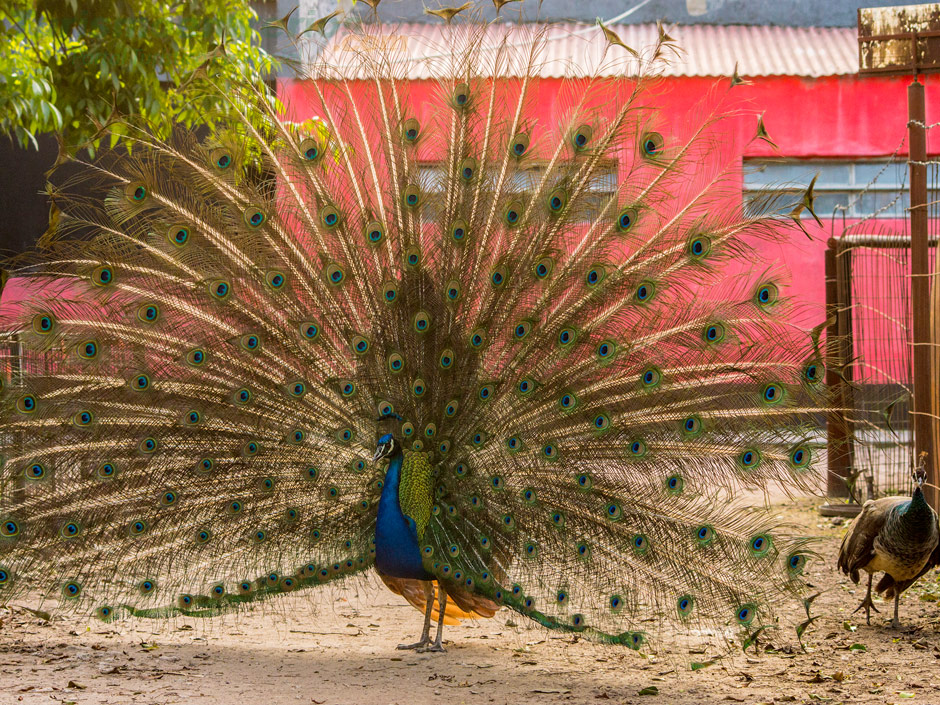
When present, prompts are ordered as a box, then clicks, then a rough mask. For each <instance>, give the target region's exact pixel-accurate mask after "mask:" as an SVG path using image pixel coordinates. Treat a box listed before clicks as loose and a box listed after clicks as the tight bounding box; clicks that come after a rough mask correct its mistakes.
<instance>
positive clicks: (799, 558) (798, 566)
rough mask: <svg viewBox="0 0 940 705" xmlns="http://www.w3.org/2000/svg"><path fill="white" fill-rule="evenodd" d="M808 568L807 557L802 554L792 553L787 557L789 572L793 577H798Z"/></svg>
mask: <svg viewBox="0 0 940 705" xmlns="http://www.w3.org/2000/svg"><path fill="white" fill-rule="evenodd" d="M805 567H806V556H805V555H804V554H802V553H791V554H790V555H789V556H787V572H788V573H789V574H790V576H791V577H796V576H798V575H801V574H802V573H803V569H804V568H805Z"/></svg>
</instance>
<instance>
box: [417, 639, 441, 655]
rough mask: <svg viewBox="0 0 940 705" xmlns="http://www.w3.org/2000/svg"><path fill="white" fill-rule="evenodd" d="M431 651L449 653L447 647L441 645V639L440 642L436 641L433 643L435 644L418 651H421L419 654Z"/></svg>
mask: <svg viewBox="0 0 940 705" xmlns="http://www.w3.org/2000/svg"><path fill="white" fill-rule="evenodd" d="M429 652H430V653H437V654H446V653H447V649H445V648H444V647H443V646H442V645H441V642H439V641H438V642H435V643H433V644H431V645H430V646H424V647H422V648H419V649H418V653H419V654H425V653H429Z"/></svg>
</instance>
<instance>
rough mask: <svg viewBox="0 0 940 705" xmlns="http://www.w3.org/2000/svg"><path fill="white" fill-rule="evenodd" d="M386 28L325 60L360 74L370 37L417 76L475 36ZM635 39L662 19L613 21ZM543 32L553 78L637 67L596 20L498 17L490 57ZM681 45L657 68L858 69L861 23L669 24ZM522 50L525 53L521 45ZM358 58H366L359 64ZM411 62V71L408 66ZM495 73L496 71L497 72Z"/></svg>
mask: <svg viewBox="0 0 940 705" xmlns="http://www.w3.org/2000/svg"><path fill="white" fill-rule="evenodd" d="M381 27H382V29H380V30H379V34H371V35H370V36H369V37H367V38H363V37H362V36H361V35H359V34H356V33H352V32H349V31H348V30H346V29H341V30H340V31H339V32H338V33H337V34H336V35H334V36H333V37H332V38H331V39H330V40H329V42H328V43H327V45H326V46H325V47H324V48H323V50H322V51H321V52H320V55H319V59H320V60H322V61H324V62H325V63H327V64H330V65H333V66H336V67H341V71H342V73H343V74H344V75H345V76H346V77H348V78H353V77H356V76H357V75H359V74H360V71H359V70H357V69H361V64H359V62H357V60H356V55H357V51H358V50H359V49H360V48H361V47H362V46H363V44H362V43H363V42H376V41H381V42H387V43H388V44H387V45H386V46H387V47H389V48H391V50H392V53H393V54H394V56H395V57H396V63H398V64H400V68H402V73H403V74H405V75H407V76H409V77H410V78H429V77H431V76H432V75H436V74H437V72H435V71H433V68H432V66H433V64H434V63H436V62H440V61H446V60H447V57H448V56H449V55H450V52H453V51H456V50H457V48H459V47H461V46H467V44H468V43H469V42H470V36H471V35H470V32H471V31H472V30H469V29H468V28H467V26H465V25H464V26H461V25H456V26H453V27H447V26H446V25H443V24H436V23H435V24H417V23H416V24H403V25H382V26H381ZM611 29H613V30H614V31H616V32H617V34H618V35H619V36H620V38H621V39H622V40H623V42H624V43H625V44H627V46H630V47H632V48H634V49H636V50H637V51H639V52H640V53H641V55H642V54H644V53H646V54H648V53H649V52H650V51H651V50H652V47H653V46H654V45H655V43H656V40H657V37H658V33H659V30H658V28H657V26H656V25H655V24H634V25H616V26H613V27H611ZM538 31H544V32H545V33H546V34H545V36H546V41H545V44H544V50H543V51H542V53H541V54H540V55H539V61H538V66H539V70H538V72H537V73H538V75H540V76H542V77H545V78H548V77H561V76H572V75H575V76H578V75H585V74H588V73H590V74H593V75H599V76H617V75H620V76H622V75H625V74H627V75H629V74H631V73H636V69H637V63H636V62H632V65H631V63H630V62H625V61H624V60H623V59H622V57H625V56H626V52H624V51H623V50H622V49H616V48H615V49H611V50H610V51H609V52H607V53H606V54H605V49H606V47H607V41H606V39H605V38H604V37H603V35H602V34H601V30H600V28H599V27H597V26H596V25H579V24H564V23H562V24H552V25H547V26H541V25H512V24H491V25H489V26H488V27H487V28H486V29H485V30H484V36H483V37H482V43H481V46H482V47H489V49H488V50H484V52H483V54H484V56H485V55H487V54H489V55H491V56H493V57H494V60H495V56H496V55H497V52H496V51H495V48H496V47H499V46H500V45H501V44H502V43H503V42H506V43H508V44H509V45H510V46H522V45H525V44H526V43H527V40H528V39H530V38H531V37H532V36H534V35H535V33H536V32H538ZM668 32H669V34H670V35H671V36H672V37H674V38H675V39H676V43H677V44H678V46H679V47H680V49H681V51H679V52H678V53H676V54H675V55H670V56H669V57H668V61H667V62H666V63H664V64H662V65H659V66H658V67H657V70H656V71H655V73H658V74H661V75H664V76H730V75H731V73H732V72H733V71H734V67H735V64H737V65H738V73H739V74H740V75H742V76H808V77H815V76H839V75H846V74H854V73H857V72H858V45H857V42H856V38H855V29H854V28H842V27H771V26H747V25H730V26H715V25H678V26H674V27H669V28H668ZM517 53H518V52H517ZM515 61H518V59H510V60H509V61H508V62H507V63H506V64H505V65H502V66H501V67H500V70H499V71H498V74H499V75H506V76H511V75H517V74H518V68H514V66H513V64H514V62H515ZM357 64H358V65H357ZM406 68H407V70H405V69H406ZM489 72H490V73H493V71H489Z"/></svg>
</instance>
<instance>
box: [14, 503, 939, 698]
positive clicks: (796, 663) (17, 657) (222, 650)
mask: <svg viewBox="0 0 940 705" xmlns="http://www.w3.org/2000/svg"><path fill="white" fill-rule="evenodd" d="M817 504H818V501H815V500H814V501H810V500H803V501H797V502H790V503H787V504H782V505H779V506H780V513H781V514H782V515H783V516H784V517H785V518H787V519H789V520H791V521H793V522H794V523H796V522H798V523H800V524H801V525H803V526H805V527H806V533H808V534H813V535H819V536H823V537H824V538H825V540H824V542H823V543H822V545H821V552H822V555H823V559H824V560H822V561H814V562H813V563H812V564H811V565H810V567H809V570H808V574H807V580H808V582H809V583H810V584H811V585H812V590H813V591H814V592H815V591H819V592H822V594H821V595H820V597H819V598H817V599H816V601H815V603H814V604H813V605H812V613H813V614H814V615H820V618H819V619H818V620H817V621H816V622H815V623H814V624H813V625H812V626H810V627H809V628H808V629H807V632H806V633H805V634H804V636H803V642H804V645H805V647H806V651H805V652H803V651H801V649H800V646H799V643H798V641H797V640H796V636H795V632H794V630H793V629H792V627H791V626H790V625H793V624H797V623H798V622H799V621H801V619H802V616H801V610H802V608H801V607H800V605H798V604H796V605H794V608H793V609H792V610H790V611H789V612H786V613H785V614H784V616H785V617H787V618H789V620H790V625H788V626H787V627H786V628H784V629H781V630H778V631H776V632H772V633H770V634H769V635H768V636H767V637H766V638H764V639H763V640H762V641H761V643H760V645H759V650H758V651H757V652H755V649H754V648H753V647H752V648H751V649H750V650H749V652H748V653H747V654H746V655H745V654H742V653H740V652H738V653H737V654H736V655H731V656H725V657H722V658H717V659H715V658H713V657H714V656H715V653H712V652H711V651H710V650H708V649H706V651H705V652H704V653H701V654H690V655H689V656H688V657H687V658H683V659H681V660H682V661H683V662H685V663H689V664H690V663H692V662H697V663H698V664H709V665H707V666H706V667H702V668H698V669H697V670H691V669H690V668H689V667H688V666H685V667H680V668H676V667H675V666H674V665H673V664H674V663H675V662H676V659H674V658H666V657H665V656H664V655H649V654H647V655H645V656H644V655H641V654H636V653H634V652H632V651H628V650H626V649H623V648H612V647H604V646H599V645H595V644H591V643H587V642H585V641H583V640H580V639H577V638H572V636H570V635H568V636H557V635H553V634H550V633H547V632H546V631H545V630H543V629H540V628H534V627H533V628H530V627H528V626H527V625H526V624H525V623H524V621H523V620H522V619H520V618H519V617H518V616H513V615H510V614H509V613H507V612H505V611H503V612H501V613H499V615H497V617H496V618H495V619H492V620H482V621H478V622H465V623H464V624H462V625H460V626H458V627H449V628H447V629H446V631H445V646H446V647H447V653H446V654H415V653H413V652H402V651H397V650H396V649H395V645H396V644H397V643H398V642H399V641H401V640H409V641H411V640H413V638H414V637H415V635H416V633H417V631H418V630H419V628H420V622H421V616H420V615H419V614H418V613H417V612H416V611H414V610H413V609H412V608H410V607H408V606H406V605H405V604H404V602H403V601H402V600H401V599H400V598H398V597H397V596H395V595H392V594H391V593H389V592H387V591H386V590H384V589H382V588H381V587H379V586H376V585H371V586H366V587H359V588H356V589H349V590H345V591H342V592H335V593H326V592H320V593H316V592H313V593H308V594H307V595H300V596H298V595H291V596H288V597H286V598H284V600H291V601H292V602H291V603H289V604H288V605H287V607H288V609H287V610H284V609H283V607H284V605H280V606H279V609H278V612H277V614H272V613H271V612H270V611H262V610H259V611H256V612H253V613H249V614H245V615H241V616H239V617H238V618H237V619H235V618H227V619H225V620H212V621H209V622H204V621H199V622H195V621H187V620H179V621H176V622H174V623H173V624H172V625H169V626H168V625H163V626H162V627H159V626H158V625H156V624H154V623H152V622H146V621H135V620H131V621H125V622H118V623H114V624H101V623H99V622H94V623H91V624H84V623H83V624H80V625H79V624H76V623H69V622H64V621H53V622H52V623H48V622H43V621H42V620H40V619H38V618H36V617H35V616H33V615H32V614H31V613H30V612H28V611H27V610H24V609H22V608H21V607H18V606H12V607H8V608H0V704H2V705H7V704H8V703H27V704H35V703H43V704H47V703H56V702H58V703H75V704H76V705H85V704H94V703H102V704H103V703H109V704H111V703H113V704H119V703H145V704H151V703H153V704H159V705H167V704H169V703H187V704H193V705H222V704H225V705H228V704H234V703H271V704H274V705H280V704H281V703H285V704H289V703H316V704H317V705H324V704H330V705H332V704H334V703H337V704H338V703H376V704H378V703H402V704H409V705H411V704H415V705H417V704H419V703H439V702H445V703H448V704H451V703H452V704H453V705H457V704H458V703H500V704H502V703H507V704H510V703H511V704H517V703H593V702H598V701H607V700H609V701H611V702H613V703H618V704H620V703H642V704H643V705H692V704H699V703H726V702H727V703H749V704H751V705H757V704H758V703H813V704H818V703H832V704H833V705H835V704H836V703H899V704H903V703H911V704H912V705H913V704H917V705H922V704H929V705H940V604H938V600H940V581H938V580H940V579H938V576H937V575H936V574H934V575H931V576H929V578H930V579H929V580H924V581H922V582H921V583H920V584H919V585H917V586H915V587H914V588H913V589H912V590H910V591H909V592H908V593H907V594H906V595H905V596H904V599H903V600H902V603H901V620H902V623H903V624H904V625H905V626H904V627H902V628H901V629H900V630H893V629H891V628H890V627H889V626H886V622H887V621H888V617H889V616H890V615H889V613H890V611H891V605H890V604H882V603H880V602H879V603H878V606H879V607H880V608H881V609H882V612H881V614H880V615H874V617H875V618H874V619H873V621H872V626H870V627H869V626H866V625H865V623H864V619H859V618H858V617H859V616H860V615H854V616H853V615H852V614H851V612H852V610H853V609H854V608H855V606H856V604H858V602H859V600H860V599H861V597H862V595H863V591H861V590H860V589H858V588H856V587H855V586H854V585H852V584H851V583H850V582H848V580H847V579H844V578H843V577H842V576H841V575H839V574H837V572H836V568H835V563H836V560H835V555H836V551H837V549H838V543H839V537H840V536H841V534H842V532H843V531H844V529H845V527H844V526H839V525H834V524H833V523H832V522H831V521H830V520H828V519H822V518H820V516H819V515H818V513H817V512H816V511H815V507H816V505H817ZM314 602H316V604H313V603H314ZM285 612H287V614H285ZM716 653H717V652H716ZM641 693H644V694H641Z"/></svg>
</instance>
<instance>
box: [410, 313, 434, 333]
mask: <svg viewBox="0 0 940 705" xmlns="http://www.w3.org/2000/svg"><path fill="white" fill-rule="evenodd" d="M412 324H413V325H414V329H415V331H417V332H418V333H426V332H427V331H428V329H430V327H431V314H429V313H428V312H427V311H418V312H417V313H416V314H415V315H414V318H413V319H412Z"/></svg>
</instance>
